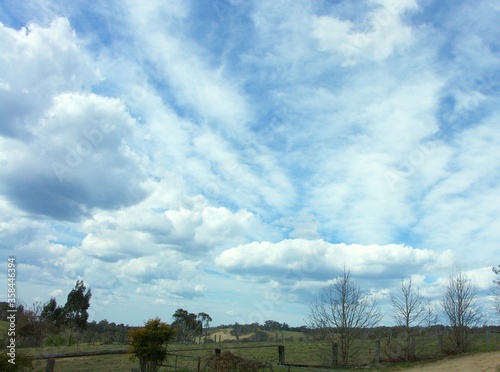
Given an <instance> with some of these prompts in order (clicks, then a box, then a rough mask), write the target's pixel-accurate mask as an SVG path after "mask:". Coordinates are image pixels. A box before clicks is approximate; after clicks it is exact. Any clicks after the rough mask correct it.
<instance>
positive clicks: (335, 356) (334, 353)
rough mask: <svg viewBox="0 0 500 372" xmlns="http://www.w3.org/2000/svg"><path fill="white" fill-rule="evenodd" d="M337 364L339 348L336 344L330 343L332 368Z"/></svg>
mask: <svg viewBox="0 0 500 372" xmlns="http://www.w3.org/2000/svg"><path fill="white" fill-rule="evenodd" d="M338 362H339V348H338V345H337V343H336V342H333V341H332V366H335V365H337V364H338Z"/></svg>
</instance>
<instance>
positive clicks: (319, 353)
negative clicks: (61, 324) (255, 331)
mask: <svg viewBox="0 0 500 372" xmlns="http://www.w3.org/2000/svg"><path fill="white" fill-rule="evenodd" d="M7 329H8V323H7V322H1V321H0V332H1V334H4V335H6V333H7ZM219 332H220V334H221V335H225V337H226V338H224V337H222V336H221V339H222V340H230V339H231V337H229V336H230V335H229V332H227V331H226V332H225V333H224V330H222V331H219ZM268 334H269V341H267V342H238V343H236V342H227V341H226V342H222V343H221V344H219V343H217V344H213V343H210V344H206V345H205V346H203V345H199V344H171V345H169V352H170V353H173V354H176V355H177V356H175V355H171V356H169V359H168V361H167V363H168V364H169V365H170V366H173V365H174V364H177V371H179V372H180V371H193V370H196V366H197V359H196V358H193V357H201V366H202V367H203V365H204V363H205V361H206V360H207V359H208V358H209V357H210V356H212V355H213V354H214V353H215V348H220V349H221V350H222V352H224V351H231V352H232V353H233V354H236V355H238V356H241V357H243V358H245V359H255V360H259V361H265V362H269V363H271V364H272V365H273V366H277V363H278V346H277V345H278V344H282V340H283V341H284V342H283V345H284V346H285V362H286V363H290V364H302V365H325V364H328V356H327V357H326V358H325V355H326V354H327V353H325V352H324V346H325V345H324V344H322V343H321V342H312V341H309V342H307V341H304V340H305V339H306V337H305V335H304V334H302V333H300V332H288V331H284V332H282V331H278V332H273V331H271V332H268ZM216 335H217V339H218V334H216ZM212 337H213V335H212ZM242 337H251V334H249V335H244V336H242ZM292 339H293V341H292ZM299 339H301V340H303V341H299ZM276 340H278V342H276ZM472 340H473V341H472V345H471V348H470V352H472V353H473V352H487V351H498V350H500V334H497V333H492V334H491V335H490V340H489V343H487V342H486V335H485V334H484V333H482V334H477V335H474V337H473V339H472ZM387 341H388V340H387V339H385V338H384V339H381V366H380V367H383V369H384V370H386V371H390V370H396V369H397V368H404V367H411V366H415V365H419V363H425V360H424V361H423V362H422V361H421V362H416V363H393V364H389V363H388V361H387V357H386V355H385V353H384V347H385V345H386V344H387ZM417 341H420V344H421V345H422V349H421V350H420V355H421V356H422V357H424V359H426V360H428V361H429V360H435V359H436V358H439V357H443V356H444V355H440V354H439V352H438V338H437V336H432V337H429V338H427V339H426V340H425V342H424V340H423V339H420V340H417ZM322 346H323V347H322ZM375 346H376V344H375V340H372V339H369V340H361V341H359V342H358V344H357V347H358V348H359V350H360V352H359V354H358V355H357V357H356V358H355V359H354V360H353V364H356V365H358V366H365V367H366V366H368V365H370V366H373V361H374V359H375ZM247 347H250V348H247ZM126 349H127V345H123V344H115V345H85V344H84V345H79V346H76V345H73V346H68V347H66V346H64V347H45V348H31V349H18V352H22V353H29V354H31V355H47V354H56V353H67V352H86V351H97V350H99V351H101V350H126ZM327 349H328V345H327ZM39 364H40V367H41V369H40V370H41V371H43V370H44V368H45V364H46V361H45V360H41V361H40V363H39ZM132 368H138V361H137V360H131V358H130V355H103V356H87V357H72V358H61V359H57V360H56V364H55V371H60V372H66V371H71V372H83V371H85V372H87V371H102V372H108V371H109V372H111V371H131V370H132ZM275 369H276V370H278V371H281V370H282V369H281V368H275ZM336 370H337V371H338V370H339V369H336ZM372 370H373V369H372ZM162 371H173V367H169V368H162ZM291 371H297V372H298V371H302V372H303V370H302V369H295V368H292V369H291Z"/></svg>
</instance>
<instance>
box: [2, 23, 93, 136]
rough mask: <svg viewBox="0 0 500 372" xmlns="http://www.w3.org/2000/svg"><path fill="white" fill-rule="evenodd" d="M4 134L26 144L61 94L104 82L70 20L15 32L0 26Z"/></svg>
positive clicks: (33, 25)
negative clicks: (48, 108) (81, 44)
mask: <svg viewBox="0 0 500 372" xmlns="http://www.w3.org/2000/svg"><path fill="white" fill-rule="evenodd" d="M0 34H1V38H2V40H3V45H4V52H3V58H2V59H1V60H0V71H1V72H0V111H1V112H2V118H1V119H0V121H1V125H0V134H2V135H5V136H9V137H15V138H21V139H23V140H26V139H28V138H30V137H32V133H30V129H31V128H33V126H35V125H36V123H37V122H38V120H39V119H40V117H42V116H43V115H44V114H45V112H46V109H47V106H50V105H51V101H52V98H53V97H54V95H56V94H58V93H60V92H67V91H80V90H81V89H84V90H86V89H89V88H90V86H91V85H92V84H93V83H95V82H97V81H99V80H100V79H101V75H100V73H99V71H98V69H97V68H95V67H93V66H92V63H91V60H90V58H89V57H88V56H87V55H86V54H85V52H82V50H81V49H80V42H79V40H78V37H77V36H76V34H75V33H74V32H73V30H72V29H71V26H70V24H69V22H68V20H67V19H66V18H57V19H55V20H54V21H52V22H51V23H50V25H49V26H48V27H41V26H38V25H36V24H29V25H28V26H26V27H23V28H21V29H20V30H13V29H11V28H9V27H6V26H4V25H3V24H0Z"/></svg>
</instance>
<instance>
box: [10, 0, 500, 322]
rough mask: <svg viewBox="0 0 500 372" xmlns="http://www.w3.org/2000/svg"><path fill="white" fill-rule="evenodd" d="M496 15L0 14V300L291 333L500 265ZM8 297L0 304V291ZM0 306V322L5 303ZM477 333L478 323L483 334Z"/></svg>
mask: <svg viewBox="0 0 500 372" xmlns="http://www.w3.org/2000/svg"><path fill="white" fill-rule="evenodd" d="M499 18H500V5H499V4H498V2H497V1H495V0H478V1H473V2H471V1H467V0H461V1H460V0H454V1H442V0H421V1H417V0H398V1H396V0H362V1H355V2H354V1H347V0H343V1H342V0H338V1H326V0H324V1H321V0H319V1H312V0H311V1H305V0H304V1H294V0H273V1H264V0H262V1H260V0H259V1H243V0H191V1H188V0H169V1H163V0H147V1H141V2H138V1H133V0H129V1H126V0H122V1H113V0H110V1H104V0H100V1H99V0H98V1H93V2H87V1H83V0H75V1H71V2H69V1H49V0H29V1H23V2H19V1H17V0H2V1H1V2H0V49H1V51H2V52H1V57H0V253H1V257H3V260H4V261H5V265H3V266H4V270H2V272H0V279H2V278H3V281H4V282H5V283H7V268H6V267H7V265H6V264H7V259H8V257H12V256H14V257H15V258H16V262H17V277H16V279H17V294H18V300H19V301H22V302H24V303H25V304H26V305H28V306H30V305H31V304H33V303H34V302H42V303H44V302H47V301H48V300H49V299H50V298H51V297H55V298H56V299H57V301H58V303H60V304H64V302H65V300H66V296H67V294H68V293H69V291H70V290H71V289H72V288H73V287H74V285H75V283H76V281H77V280H83V281H84V282H85V284H86V285H87V287H90V288H91V290H92V301H91V308H90V320H96V321H99V320H102V319H108V320H109V321H114V322H116V323H124V324H130V325H140V324H143V322H144V321H145V320H147V319H149V318H152V317H156V316H158V317H160V318H161V319H162V320H164V321H167V322H171V321H172V318H171V316H172V314H173V313H174V312H175V310H176V309H178V308H183V309H186V310H188V311H189V312H194V313H199V312H205V313H208V314H209V315H210V316H211V317H212V319H213V324H214V325H216V324H232V323H235V322H238V323H241V324H245V323H253V322H259V323H261V324H262V323H264V321H265V320H268V319H273V320H276V321H280V322H287V323H288V324H290V325H294V326H300V325H303V324H305V323H306V319H307V316H308V312H309V305H310V304H311V302H312V301H313V300H314V298H315V297H316V296H317V295H318V293H320V291H321V290H322V288H325V286H327V285H329V284H331V283H332V281H333V280H334V279H335V278H336V277H337V276H338V275H339V274H340V273H341V271H342V270H343V268H344V267H347V268H349V269H350V271H351V274H352V278H353V280H354V281H355V282H356V283H358V284H359V285H360V286H361V287H362V288H363V289H364V290H366V292H367V293H368V294H370V295H371V296H375V297H376V298H378V300H379V304H380V308H381V311H382V312H383V313H384V318H383V319H382V324H391V322H392V321H393V320H392V318H391V308H390V306H389V304H390V297H391V295H394V294H395V293H397V292H396V289H397V286H398V285H399V283H400V282H401V280H403V279H405V278H411V279H412V281H413V283H414V284H416V285H417V286H418V287H419V288H420V292H421V293H422V294H423V295H424V296H426V297H427V298H429V299H430V300H431V303H433V304H435V305H438V304H439V301H440V298H441V295H442V293H443V288H444V285H445V284H446V283H447V280H448V278H449V275H450V273H451V272H452V271H453V270H462V271H463V272H464V273H465V274H466V275H467V276H468V277H469V278H470V280H471V282H472V283H473V284H474V285H475V286H476V287H477V290H478V299H479V303H480V304H481V305H482V306H484V311H485V313H486V314H491V313H490V309H491V306H492V305H491V301H490V300H491V298H490V289H491V287H492V285H493V284H492V281H493V279H494V275H493V273H492V271H491V267H492V266H496V265H498V264H500V261H499V260H500V257H499V251H500V249H499V242H500V183H499V182H500V38H499V36H500V24H499V23H498V19H499ZM5 287H7V284H5ZM6 298H7V297H6V290H5V291H4V294H2V296H1V297H0V301H5V300H6ZM488 317H489V321H490V322H493V323H498V321H499V318H498V317H495V316H493V315H488Z"/></svg>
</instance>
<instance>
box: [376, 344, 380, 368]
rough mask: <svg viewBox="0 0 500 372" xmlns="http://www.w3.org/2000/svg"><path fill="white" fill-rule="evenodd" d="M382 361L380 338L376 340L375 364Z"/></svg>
mask: <svg viewBox="0 0 500 372" xmlns="http://www.w3.org/2000/svg"><path fill="white" fill-rule="evenodd" d="M379 363H380V340H376V341H375V364H379Z"/></svg>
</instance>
